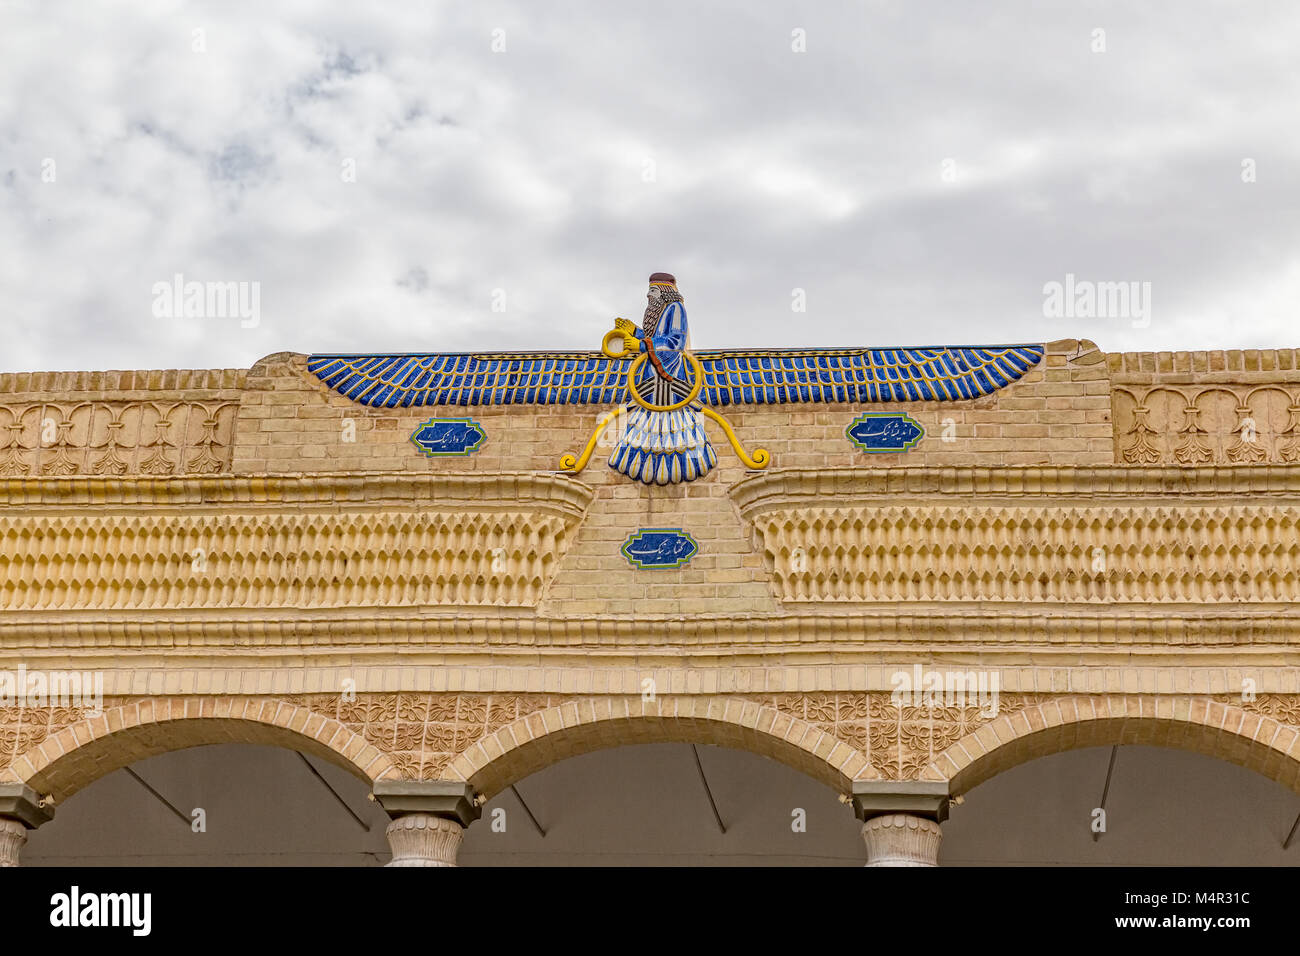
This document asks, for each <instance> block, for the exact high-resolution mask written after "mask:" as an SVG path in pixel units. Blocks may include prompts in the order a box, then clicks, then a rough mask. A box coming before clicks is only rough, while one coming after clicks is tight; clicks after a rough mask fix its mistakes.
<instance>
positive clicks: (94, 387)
mask: <svg viewBox="0 0 1300 956" xmlns="http://www.w3.org/2000/svg"><path fill="white" fill-rule="evenodd" d="M247 376H248V371H247V370H246V369H242V368H213V369H208V368H199V369H185V368H182V369H175V368H171V369H138V370H137V369H131V370H124V371H119V370H113V371H105V372H4V373H0V399H3V398H8V397H10V396H26V395H38V396H41V397H50V396H54V395H64V394H68V393H74V392H75V393H94V394H100V395H105V396H109V397H113V398H125V397H127V395H126V393H135V392H178V391H193V390H199V389H207V390H213V391H228V390H231V389H242V388H243V387H244V380H245V378H246V377H247Z"/></svg>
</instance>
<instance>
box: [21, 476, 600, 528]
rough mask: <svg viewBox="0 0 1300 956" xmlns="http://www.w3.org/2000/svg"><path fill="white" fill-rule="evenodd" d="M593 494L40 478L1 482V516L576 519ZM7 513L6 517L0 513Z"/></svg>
mask: <svg viewBox="0 0 1300 956" xmlns="http://www.w3.org/2000/svg"><path fill="white" fill-rule="evenodd" d="M592 496H593V492H592V490H591V488H589V487H588V486H587V485H585V484H583V483H582V482H580V481H575V480H574V479H572V478H566V477H563V476H561V475H546V474H534V473H522V472H520V473H504V474H425V473H374V474H355V473H353V474H343V475H328V474H322V475H273V476H252V475H220V476H212V477H199V476H191V477H177V478H151V477H136V476H131V477H121V478H97V477H83V476H74V477H42V478H9V479H4V480H0V509H25V510H49V509H58V510H68V509H76V508H85V507H93V508H95V509H96V510H97V511H101V510H103V509H106V508H107V509H111V508H114V507H117V506H122V507H127V508H131V507H147V508H156V507H160V506H161V507H169V508H199V507H204V506H208V507H211V506H225V505H249V506H266V505H271V506H278V505H293V506H301V505H317V506H322V505H323V506H330V505H338V506H343V505H346V506H356V505H428V504H433V503H437V504H438V505H439V506H440V507H442V508H447V507H449V506H451V507H456V506H462V507H474V506H479V507H484V506H487V507H491V506H494V505H496V506H501V505H507V504H508V505H509V506H510V507H512V508H518V507H521V506H531V507H539V506H541V507H544V508H548V509H549V510H554V511H556V512H559V513H563V514H565V515H568V516H571V517H579V516H581V515H582V514H583V513H584V512H585V511H586V509H587V506H588V505H589V504H590V503H591V499H592ZM0 513H2V512H0Z"/></svg>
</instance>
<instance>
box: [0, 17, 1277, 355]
mask: <svg viewBox="0 0 1300 956" xmlns="http://www.w3.org/2000/svg"><path fill="white" fill-rule="evenodd" d="M810 7H811V8H813V9H809V8H810ZM1297 46H1300V5H1297V4H1296V3H1294V0H1284V2H1253V3H1251V4H1249V5H1245V4H1240V3H1231V2H1205V0H1196V2H1191V0H1178V2H1172V0H1171V2H1153V3H1141V4H1136V3H1105V2H1081V3H1072V4H1065V3H1030V2H1027V0H1019V2H994V3H988V4H985V3H979V4H976V3H970V2H952V3H927V2H902V0H900V2H873V0H858V2H852V3H848V2H845V3H840V2H819V3H817V4H800V3H793V2H790V3H782V2H772V0H750V2H733V3H709V4H707V5H706V4H700V3H696V2H671V0H670V2H664V0H657V2H655V3H652V4H612V3H597V2H589V3H576V2H552V3H545V4H542V3H526V2H519V3H501V2H474V3H425V4H418V5H417V4H413V3H400V4H399V3H393V4H391V5H388V4H381V3H369V2H368V3H347V4H343V3H334V4H325V3H321V2H318V0H313V2H274V3H267V2H257V3H242V2H220V3H217V2H213V3H209V4H200V3H179V2H173V3H149V4H140V3H84V2H83V3H66V2H61V0H51V2H31V3H27V2H11V0H0V316H2V318H0V333H2V334H0V370H24V369H98V368H174V367H180V368H210V367H246V366H248V365H250V364H252V362H253V361H255V360H256V359H257V358H259V357H261V356H263V355H266V354H268V353H271V352H277V351H285V350H290V351H297V352H346V351H439V350H446V351H464V350H491V349H573V348H580V349H587V348H595V347H598V345H599V342H600V338H601V335H602V334H603V333H604V332H605V331H606V330H607V329H609V328H610V327H611V319H612V317H613V316H615V315H626V316H629V317H633V318H636V317H639V315H640V311H641V308H642V306H643V305H644V295H645V280H646V276H647V275H648V274H649V273H650V272H652V271H656V270H665V271H671V272H674V273H676V275H677V277H678V280H679V284H680V287H681V289H682V292H683V294H684V295H685V297H686V302H687V305H688V307H689V310H690V315H691V326H692V336H693V340H694V345H695V347H696V348H720V347H727V346H740V345H757V346H770V347H772V346H774V347H779V346H810V345H821V346H846V345H885V344H893V345H939V344H993V343H1003V342H1040V341H1050V340H1052V339H1057V338H1063V337H1072V336H1073V337H1087V338H1092V339H1094V340H1096V341H1097V342H1098V343H1099V344H1100V345H1101V347H1102V348H1104V349H1107V350H1112V351H1116V350H1131V349H1195V348H1216V347H1218V348H1224V347H1238V348H1240V347H1277V346H1300V323H1298V322H1297V302H1298V301H1300V251H1298V248H1300V247H1298V245H1297V239H1298V238H1300V215H1297V213H1298V212H1300V123H1297V118H1298V114H1300V107H1298V106H1297V104H1298V103H1300V56H1297V55H1296V52H1295V51H1296V48H1297ZM177 275H180V276H183V281H185V282H202V283H227V282H238V283H245V284H246V285H244V286H242V289H243V290H244V292H245V294H246V295H249V296H251V294H252V292H253V290H256V292H257V295H258V299H257V310H256V315H255V316H253V314H252V312H251V310H250V311H245V312H244V313H239V312H237V311H235V312H232V311H231V310H229V309H228V310H226V311H225V312H224V313H223V314H206V313H220V312H221V309H220V308H216V307H214V308H205V309H204V311H205V314H202V315H189V316H186V315H185V314H184V309H183V308H182V309H181V313H182V314H179V315H172V316H170V317H169V316H167V315H166V314H165V313H166V311H167V309H168V307H169V306H170V304H171V297H170V296H166V297H162V296H161V293H160V287H159V283H172V282H174V277H175V276H177ZM1067 275H1072V276H1074V277H1075V279H1074V281H1075V282H1076V283H1102V282H1109V283H1136V285H1133V286H1125V289H1129V290H1131V291H1132V292H1133V293H1134V296H1135V297H1134V298H1133V299H1132V300H1131V303H1130V306H1129V308H1128V312H1127V313H1125V314H1119V315H1115V314H1099V313H1106V312H1107V311H1108V310H1107V309H1106V308H1102V307H1100V306H1099V307H1095V308H1094V309H1093V311H1092V312H1091V313H1089V312H1088V311H1087V309H1086V308H1085V307H1084V306H1082V305H1081V306H1080V308H1079V310H1077V311H1078V312H1080V313H1084V314H1075V315H1059V314H1052V311H1053V310H1052V308H1051V307H1050V305H1049V304H1048V298H1049V297H1048V296H1046V295H1045V294H1044V288H1045V286H1047V285H1048V284H1050V283H1053V282H1058V283H1062V284H1064V283H1065V281H1066V277H1067ZM1144 284H1149V285H1144ZM205 288H206V287H205ZM1078 288H1082V286H1078ZM797 290H798V291H797ZM1144 290H1146V294H1145V295H1144V294H1143V291H1144ZM163 298H165V299H166V301H162V299H163ZM205 302H206V300H205ZM251 302H252V300H251V298H250V299H248V300H246V303H247V304H249V305H251ZM800 308H802V309H803V311H798V309H800Z"/></svg>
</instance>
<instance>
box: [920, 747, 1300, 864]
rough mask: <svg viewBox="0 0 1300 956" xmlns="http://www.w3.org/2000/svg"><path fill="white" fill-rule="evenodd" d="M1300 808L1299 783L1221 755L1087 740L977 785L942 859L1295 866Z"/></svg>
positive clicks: (956, 818) (951, 828)
mask: <svg viewBox="0 0 1300 956" xmlns="http://www.w3.org/2000/svg"><path fill="white" fill-rule="evenodd" d="M1112 757H1113V763H1112ZM1103 814H1104V815H1103ZM1298 817H1300V799H1297V797H1296V795H1295V794H1294V793H1293V792H1291V791H1290V790H1288V789H1286V788H1284V787H1282V786H1280V785H1279V784H1278V783H1276V782H1274V781H1272V780H1269V779H1267V778H1265V777H1263V776H1261V775H1260V774H1258V773H1255V772H1254V771H1251V770H1247V769H1245V768H1244V767H1240V766H1234V765H1233V764H1231V763H1229V762H1227V761H1225V760H1222V759H1219V758H1216V757H1209V756H1205V755H1203V754H1199V753H1194V752H1192V751H1189V750H1185V749H1176V748H1172V747H1150V746H1142V745H1127V744H1125V745H1117V746H1116V745H1112V746H1102V747H1084V748H1077V749H1072V750H1067V751H1062V752H1059V753H1055V754H1051V755H1048V756H1043V757H1038V758H1035V759H1031V760H1029V761H1026V762H1024V763H1020V764H1018V765H1016V766H1014V767H1011V768H1010V769H1008V770H1006V771H1004V772H1002V773H999V774H996V775H995V776H992V777H990V778H988V779H986V780H985V781H984V782H982V783H980V784H979V785H977V786H975V787H974V788H972V789H971V790H970V791H969V792H967V793H966V794H965V796H964V800H963V803H962V805H961V806H954V807H953V808H952V811H951V815H950V816H949V818H948V820H947V822H945V823H944V825H943V842H942V845H941V846H940V850H939V862H940V865H942V866H1295V865H1300V836H1298V835H1297V834H1296V833H1293V832H1292V828H1293V827H1295V826H1296V821H1297V818H1298ZM1100 826H1104V827H1105V829H1104V830H1101V829H1100ZM1288 837H1290V842H1289V843H1288Z"/></svg>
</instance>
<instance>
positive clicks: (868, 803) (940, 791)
mask: <svg viewBox="0 0 1300 956" xmlns="http://www.w3.org/2000/svg"><path fill="white" fill-rule="evenodd" d="M948 801H949V796H948V782H947V781H946V780H857V781H854V783H853V812H854V814H855V815H856V816H857V818H858V819H859V820H862V821H864V822H865V821H867V820H869V819H871V818H872V817H878V816H884V815H886V814H893V813H906V814H909V815H911V816H916V817H924V818H925V819H927V820H932V821H934V822H935V823H943V821H944V820H947V819H948Z"/></svg>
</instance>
